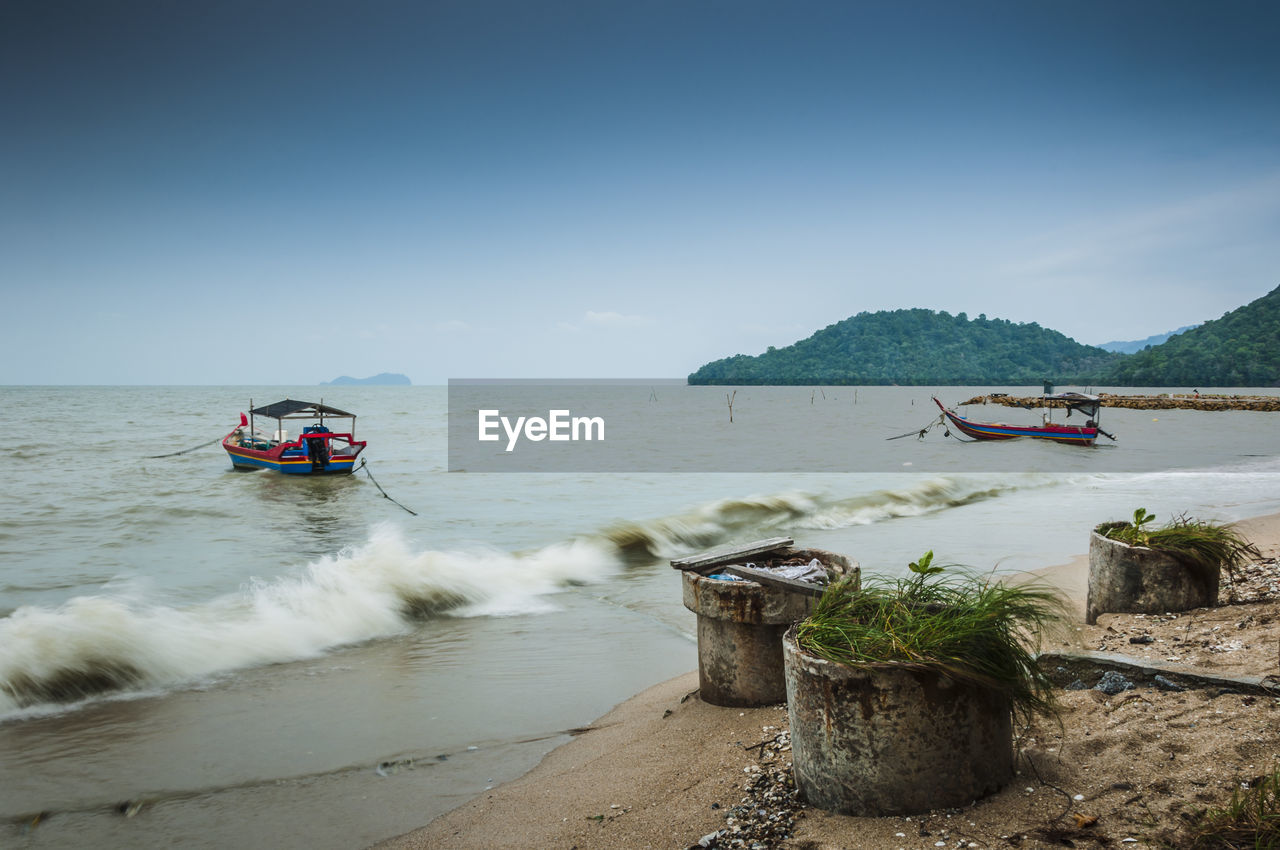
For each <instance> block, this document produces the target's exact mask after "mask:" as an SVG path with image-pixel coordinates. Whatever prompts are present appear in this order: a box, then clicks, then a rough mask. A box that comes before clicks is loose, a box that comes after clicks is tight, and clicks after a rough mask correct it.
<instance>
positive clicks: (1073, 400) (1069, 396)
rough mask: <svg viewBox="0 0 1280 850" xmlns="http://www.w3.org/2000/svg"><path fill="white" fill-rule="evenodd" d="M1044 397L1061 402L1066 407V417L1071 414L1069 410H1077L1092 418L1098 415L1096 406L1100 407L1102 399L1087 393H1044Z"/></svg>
mask: <svg viewBox="0 0 1280 850" xmlns="http://www.w3.org/2000/svg"><path fill="white" fill-rule="evenodd" d="M1045 398H1046V399H1052V400H1054V401H1060V402H1062V403H1063V404H1064V405H1065V407H1066V408H1067V416H1068V417H1070V416H1071V411H1073V410H1077V411H1079V412H1081V413H1083V414H1084V415H1085V416H1088V417H1089V418H1091V419H1092V418H1095V417H1096V416H1097V415H1098V408H1100V407H1102V399H1100V398H1099V397H1098V396H1096V395H1089V394H1087V393H1058V394H1057V395H1046V396H1045Z"/></svg>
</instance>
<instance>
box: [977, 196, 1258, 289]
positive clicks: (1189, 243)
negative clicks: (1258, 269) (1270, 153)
mask: <svg viewBox="0 0 1280 850" xmlns="http://www.w3.org/2000/svg"><path fill="white" fill-rule="evenodd" d="M1277 215H1280V173H1272V174H1267V175H1265V176H1263V177H1262V178H1260V179H1258V180H1256V181H1254V182H1252V183H1249V184H1245V185H1242V186H1237V187H1235V188H1233V189H1230V190H1227V191H1223V192H1214V193H1211V194H1207V195H1200V196H1196V197H1190V198H1186V199H1183V200H1181V201H1178V202H1176V203H1170V204H1165V205H1162V206H1157V207H1150V208H1148V209H1143V210H1139V211H1136V212H1134V213H1131V214H1129V215H1125V216H1114V217H1112V218H1110V219H1106V220H1101V221H1097V220H1093V221H1089V222H1087V223H1084V224H1081V225H1078V226H1076V227H1072V228H1067V229H1064V230H1060V231H1057V232H1055V233H1050V234H1045V235H1044V236H1042V237H1041V238H1040V239H1038V240H1036V243H1035V245H1034V246H1032V247H1033V250H1032V251H1031V252H1029V256H1025V257H1023V258H1021V259H1017V260H1014V261H1013V262H1011V263H1008V264H1006V265H1005V266H1003V267H1002V268H1001V269H1000V271H1001V272H1003V273H1005V274H1008V275H1012V276H1015V277H1047V276H1059V275H1076V274H1082V273H1085V274H1088V273H1097V272H1100V271H1108V270H1116V269H1124V268H1130V267H1132V266H1134V265H1136V264H1139V263H1144V262H1146V261H1147V260H1149V259H1150V258H1152V257H1156V258H1161V257H1171V256H1177V255H1179V254H1185V253H1186V252H1187V251H1188V250H1192V251H1194V250H1209V249H1213V248H1215V247H1217V246H1220V245H1223V244H1231V243H1235V242H1238V241H1239V240H1240V239H1242V238H1245V239H1248V238H1250V236H1249V234H1250V233H1252V232H1255V231H1256V230H1257V228H1258V226H1259V225H1260V224H1262V223H1265V222H1268V221H1273V220H1274V217H1275V216H1277ZM1259 235H1261V234H1259Z"/></svg>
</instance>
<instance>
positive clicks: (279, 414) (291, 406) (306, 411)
mask: <svg viewBox="0 0 1280 850" xmlns="http://www.w3.org/2000/svg"><path fill="white" fill-rule="evenodd" d="M249 412H250V413H252V414H253V415H254V416H270V417H271V418H273V419H312V418H315V417H317V416H346V417H349V418H351V419H355V418H356V415H355V414H354V413H347V412H346V411H345V410H339V409H338V408H336V407H330V406H329V405H327V404H318V403H316V402H314V401H296V400H294V399H291V398H286V399H285V400H284V401H277V402H275V403H274V404H264V405H263V406H262V407H255V408H253V409H252V410H250V411H249Z"/></svg>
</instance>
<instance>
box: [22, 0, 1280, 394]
mask: <svg viewBox="0 0 1280 850" xmlns="http://www.w3.org/2000/svg"><path fill="white" fill-rule="evenodd" d="M1277 44H1280V5H1277V4H1275V3H1274V2H1270V0H1268V1H1267V2H1249V0H1230V2H1208V0H1204V2H1190V3H1189V2H1180V0H1154V1H1153V2H1149V0H1126V2H1122V3H1117V2H1114V0H1071V2H1066V0H1057V1H1056V2H1055V0H1046V2H1035V3H1027V2H1025V0H1018V2H978V1H977V0H975V2H957V0H945V1H944V2H933V0H892V2H883V3H882V2H862V0H840V2H836V1H835V0H831V2H817V0H788V2H780V0H768V2H766V1H765V0H629V2H611V0H577V1H576V2H572V1H570V2H556V0H547V2H542V0H520V2H503V1H502V0H456V1H455V0H413V2H408V0H406V1H405V2H389V0H367V1H366V2H359V3H355V2H350V0H342V2H332V0H306V2H303V0H251V1H250V0H219V2H216V3H183V2H171V0H165V1H164V2H154V3H149V2H133V1H132V0H116V2H111V3H103V2H98V0H41V2H32V1H31V0H0V298H2V301H0V304H2V305H3V308H2V309H3V313H2V314H0V315H3V317H4V330H3V333H2V334H0V385H12V384H227V385H240V384H316V383H319V382H321V381H327V380H330V379H332V378H334V377H337V376H339V375H352V376H355V377H364V376H367V375H372V374H375V373H379V372H399V373H403V374H405V375H408V376H409V377H410V379H411V380H412V381H413V382H414V383H415V384H438V383H443V382H445V381H446V380H447V379H449V378H538V377H591V378H663V377H682V376H684V375H687V374H688V373H689V372H691V371H693V370H694V369H696V368H697V367H698V366H700V365H702V364H703V363H705V362H707V361H709V360H713V359H717V358H720V357H724V356H729V355H732V354H738V353H743V354H758V353H760V352H762V351H764V350H765V349H766V348H767V347H768V346H770V345H773V346H779V347H781V346H784V345H788V344H790V343H792V342H795V341H796V340H799V339H803V338H805V337H808V336H809V335H811V334H812V333H814V332H815V331H817V330H819V329H821V328H823V327H825V326H827V325H829V324H832V323H834V322H837V321H839V320H841V319H844V318H847V317H849V316H852V315H854V314H856V313H859V312H863V311H876V310H892V309H899V308H913V307H926V308H930V309H934V310H945V311H947V312H949V313H953V314H954V313H959V312H961V311H964V312H967V313H968V314H969V315H970V316H977V315H978V314H980V313H985V314H986V315H987V316H988V317H991V318H1003V319H1008V320H1010V321H1014V322H1038V323H1039V324H1041V325H1042V326H1045V327H1050V328H1053V329H1055V330H1059V331H1062V332H1063V333H1065V334H1067V335H1068V336H1071V337H1073V338H1075V339H1077V340H1079V341H1081V342H1085V343H1094V344H1096V343H1100V342H1104V341H1108V340H1128V339H1141V338H1145V337H1147V336H1150V335H1152V334H1156V333H1161V332H1164V331H1168V330H1172V329H1174V328H1178V327H1181V326H1183V325H1187V324H1192V323H1195V322H1199V321H1203V320H1205V319H1212V318H1217V317H1218V316H1221V315H1222V314H1223V313H1225V312H1227V311H1229V310H1232V309H1235V308H1236V307H1239V306H1241V305H1243V304H1246V303H1248V302H1250V301H1252V300H1254V299H1255V298H1258V297H1261V296H1262V295H1264V294H1266V293H1267V292H1269V291H1270V290H1272V289H1274V288H1275V287H1276V286H1277V285H1280V238H1277V237H1278V236H1280V95H1278V94H1277V93H1278V92H1280V49H1277V47H1276V45H1277Z"/></svg>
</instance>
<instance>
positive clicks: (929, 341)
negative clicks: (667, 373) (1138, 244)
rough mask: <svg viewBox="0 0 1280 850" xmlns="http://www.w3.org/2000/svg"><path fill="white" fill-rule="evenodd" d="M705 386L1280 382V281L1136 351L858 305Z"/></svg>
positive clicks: (717, 367)
mask: <svg viewBox="0 0 1280 850" xmlns="http://www.w3.org/2000/svg"><path fill="white" fill-rule="evenodd" d="M688 380H689V383H690V384H694V385H698V384H703V385H788V384H790V385H795V384H804V385H828V386H831V385H877V384H878V385H886V384H901V385H914V386H921V385H925V386H927V385H940V386H983V385H1000V386H1035V385H1038V384H1040V383H1041V382H1042V381H1047V382H1050V383H1054V384H1076V385H1096V386H1130V387H1132V386H1148V387H1177V386H1183V387H1197V386H1212V387H1274V386H1280V287H1277V288H1276V289H1273V290H1272V291H1271V292H1269V293H1267V294H1266V295H1264V296H1262V297H1261V298H1259V299H1257V300H1256V301H1253V302H1252V303H1250V304H1246V305H1245V306H1243V307H1240V308H1238V309H1236V310H1232V311H1231V312H1230V313H1227V314H1226V315H1224V316H1223V317H1222V318H1220V319H1214V320H1211V321H1206V322H1204V323H1203V324H1201V325H1199V326H1193V327H1191V328H1190V329H1182V330H1181V332H1174V333H1173V335H1170V336H1168V337H1167V339H1166V340H1165V341H1164V342H1161V343H1159V344H1155V345H1152V344H1149V343H1147V342H1145V341H1144V342H1143V348H1142V349H1141V350H1139V351H1136V352H1134V353H1132V354H1121V353H1117V352H1113V351H1107V350H1105V349H1104V348H1102V347H1099V346H1092V345H1082V344H1080V343H1078V342H1076V341H1075V340H1073V339H1071V338H1070V337H1067V336H1065V335H1063V334H1061V333H1059V332H1058V331H1055V330H1051V329H1049V328H1043V327H1041V326H1040V325H1038V324H1036V323H1035V322H1031V323H1018V324H1015V323H1013V322H1010V321H1007V320H1005V319H988V318H987V317H986V316H985V315H979V316H978V317H977V318H976V319H970V318H969V317H968V316H967V315H966V314H964V313H960V314H958V315H956V316H952V315H950V314H948V313H945V312H938V311H934V310H925V309H913V310H888V311H880V312H876V313H859V314H858V315H856V316H852V317H850V318H848V319H844V320H843V321H840V322H836V323H835V324H833V325H828V326H827V327H825V328H823V329H822V330H820V331H818V332H817V333H815V334H813V335H812V336H810V337H809V338H808V339H802V340H800V341H799V342H796V343H794V344H792V345H789V346H787V347H785V348H774V347H773V346H770V347H769V349H768V350H767V351H765V352H764V353H763V354H758V355H754V356H751V355H746V354H737V355H734V356H733V357H726V358H723V359H721V360H715V361H712V362H711V363H707V364H705V365H704V366H701V367H700V368H699V369H697V370H696V371H695V372H693V373H692V374H691V375H689V378H688Z"/></svg>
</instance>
